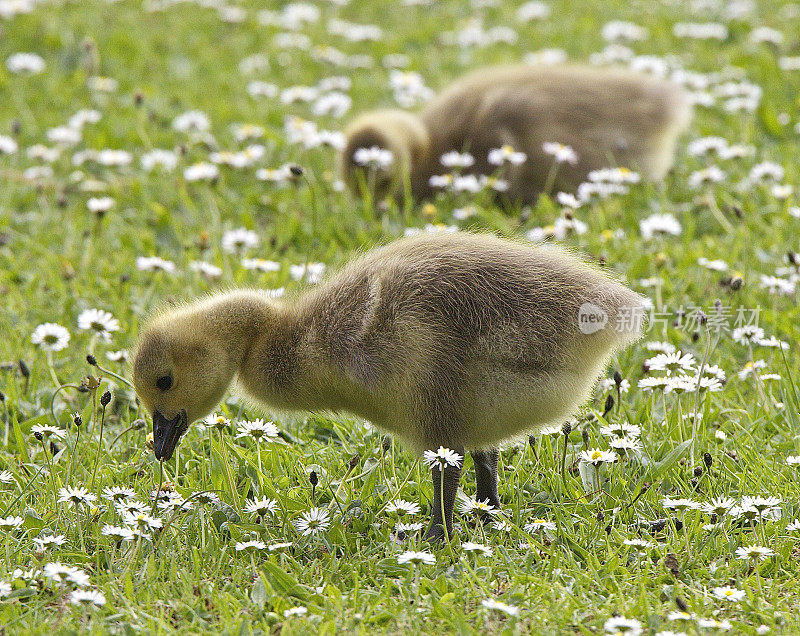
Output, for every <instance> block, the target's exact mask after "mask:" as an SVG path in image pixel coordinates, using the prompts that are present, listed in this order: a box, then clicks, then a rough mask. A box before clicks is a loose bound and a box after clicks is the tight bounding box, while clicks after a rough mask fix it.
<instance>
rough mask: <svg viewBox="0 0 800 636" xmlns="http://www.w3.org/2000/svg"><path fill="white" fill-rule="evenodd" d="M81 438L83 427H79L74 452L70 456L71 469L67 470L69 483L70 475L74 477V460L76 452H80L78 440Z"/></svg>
mask: <svg viewBox="0 0 800 636" xmlns="http://www.w3.org/2000/svg"><path fill="white" fill-rule="evenodd" d="M80 440H81V427H80V426H79V427H78V432H77V434H76V435H75V445H74V446H73V447H72V453H70V456H69V469H68V470H67V483H69V480H70V477H72V464H73V460H74V459H75V454H76V453H77V452H78V442H79V441H80Z"/></svg>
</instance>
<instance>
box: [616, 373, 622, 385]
mask: <svg viewBox="0 0 800 636" xmlns="http://www.w3.org/2000/svg"><path fill="white" fill-rule="evenodd" d="M614 384H616V385H617V387H619V385H620V384H622V374H621V373H620V372H619V371H614Z"/></svg>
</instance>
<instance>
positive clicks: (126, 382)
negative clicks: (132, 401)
mask: <svg viewBox="0 0 800 636" xmlns="http://www.w3.org/2000/svg"><path fill="white" fill-rule="evenodd" d="M94 366H96V367H97V370H98V371H102V372H103V373H105V374H106V375H110V376H111V377H112V378H116V379H117V380H119V381H120V382H124V383H125V384H127V385H128V386H129V387H130V388H131V389H133V384H131V383H130V381H129V380H126V379H125V378H123V377H122V376H121V375H119V374H117V373H114V372H113V371H111V370H110V369H106V368H105V367H101V366H100V365H99V364H95V365H94Z"/></svg>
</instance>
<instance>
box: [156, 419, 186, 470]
mask: <svg viewBox="0 0 800 636" xmlns="http://www.w3.org/2000/svg"><path fill="white" fill-rule="evenodd" d="M188 428H189V422H188V421H187V419H186V411H184V410H181V411H180V412H179V413H178V414H177V415H176V416H175V419H173V420H168V419H167V418H166V417H164V416H163V415H162V414H161V413H160V412H159V411H154V412H153V452H154V453H155V454H156V459H157V460H158V461H165V460H169V459H170V458H171V457H172V453H173V452H175V447H176V446H177V445H178V441H179V440H180V439H181V435H183V434H184V433H185V432H186V430H187V429H188Z"/></svg>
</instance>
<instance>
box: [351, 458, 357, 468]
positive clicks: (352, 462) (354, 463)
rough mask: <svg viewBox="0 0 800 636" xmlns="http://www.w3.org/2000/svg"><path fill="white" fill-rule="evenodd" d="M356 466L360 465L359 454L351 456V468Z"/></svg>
mask: <svg viewBox="0 0 800 636" xmlns="http://www.w3.org/2000/svg"><path fill="white" fill-rule="evenodd" d="M356 466H358V455H353V456H352V457H351V458H350V469H351V470H352V469H353V468H355V467H356Z"/></svg>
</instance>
